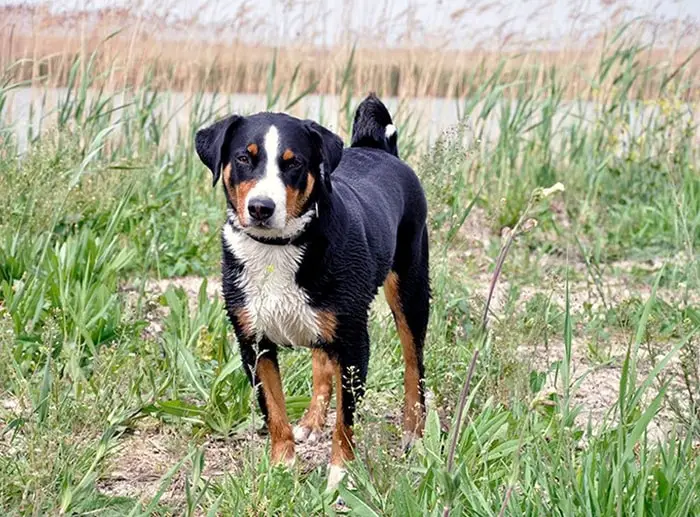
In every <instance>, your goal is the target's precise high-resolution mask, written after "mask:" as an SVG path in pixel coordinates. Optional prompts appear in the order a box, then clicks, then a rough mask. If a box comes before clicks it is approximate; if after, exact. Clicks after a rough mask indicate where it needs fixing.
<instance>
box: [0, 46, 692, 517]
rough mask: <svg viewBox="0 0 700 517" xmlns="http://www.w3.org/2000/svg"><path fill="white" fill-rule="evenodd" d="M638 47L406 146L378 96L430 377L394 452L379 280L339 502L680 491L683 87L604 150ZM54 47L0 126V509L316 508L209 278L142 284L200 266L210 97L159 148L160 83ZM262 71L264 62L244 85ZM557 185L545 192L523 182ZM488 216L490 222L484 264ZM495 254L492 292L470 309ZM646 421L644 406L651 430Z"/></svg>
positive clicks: (445, 508) (293, 376)
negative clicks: (412, 202)
mask: <svg viewBox="0 0 700 517" xmlns="http://www.w3.org/2000/svg"><path fill="white" fill-rule="evenodd" d="M638 51H639V49H638V48H637V47H634V46H632V47H619V46H618V47H615V46H614V45H611V48H610V52H609V56H608V57H607V58H606V60H604V62H602V63H601V68H600V70H599V74H598V77H594V78H592V79H591V85H592V86H591V96H592V97H593V98H594V99H595V101H596V104H595V110H594V113H593V114H591V116H590V119H589V120H580V121H579V122H575V123H573V124H571V125H569V126H567V127H566V128H564V129H562V128H558V127H557V120H558V119H557V117H555V114H557V113H560V112H561V110H567V109H570V108H568V107H566V106H565V105H564V104H563V103H562V101H561V99H562V95H561V92H562V91H563V88H564V86H565V85H562V84H561V83H560V81H559V80H558V78H557V73H556V72H557V71H556V70H551V71H549V72H548V74H549V75H548V76H549V77H550V84H549V85H548V88H547V89H546V91H537V90H532V89H530V88H527V87H525V86H522V87H521V86H519V85H521V84H525V83H521V82H520V81H519V80H518V78H516V79H515V81H514V83H513V85H512V87H511V90H513V89H516V90H517V89H518V88H520V89H519V90H518V91H519V94H518V96H517V99H516V100H515V101H514V102H513V103H512V104H511V103H504V104H501V106H503V108H502V109H501V110H500V112H499V113H498V114H497V115H496V116H497V117H498V121H499V128H500V133H499V135H498V137H497V138H496V139H495V140H494V141H492V142H489V144H488V145H487V146H484V147H482V146H480V145H478V144H474V145H473V146H470V147H466V148H465V147H464V146H463V145H462V144H461V142H462V139H461V138H460V136H461V134H460V131H461V130H460V129H458V130H457V131H456V132H455V134H452V135H445V136H443V137H442V138H440V139H439V140H438V141H437V142H435V143H434V144H433V145H431V146H428V145H426V143H425V142H423V141H421V140H420V139H419V137H418V136H416V135H417V134H418V133H417V132H416V128H417V127H418V125H419V123H420V121H419V120H417V119H416V118H415V116H414V115H413V114H412V113H411V111H410V102H409V103H406V104H404V105H402V109H401V113H400V115H399V117H398V124H399V127H400V135H401V137H400V145H401V146H402V149H406V150H407V151H409V152H407V153H404V155H405V156H406V158H407V159H408V160H409V162H410V163H411V164H412V165H413V166H414V168H415V169H416V171H417V172H418V173H419V175H420V176H421V178H422V180H423V184H424V186H425V189H426V191H427V193H428V197H429V204H430V209H431V213H430V224H431V236H432V257H433V263H432V277H433V278H432V284H433V291H434V299H433V304H432V315H431V322H430V328H429V335H428V343H427V345H426V367H427V374H428V378H427V383H428V387H429V388H430V390H431V391H432V392H433V394H434V398H433V402H432V407H431V411H430V414H429V417H428V424H427V428H426V434H425V438H424V440H423V441H422V442H420V443H419V444H418V445H417V446H416V447H415V449H414V450H413V451H412V452H411V453H410V454H409V455H408V456H407V457H403V456H401V455H399V454H398V453H396V445H397V441H398V435H399V430H398V429H397V426H396V422H397V418H396V417H397V415H398V414H397V412H398V410H399V409H398V408H400V407H401V385H402V368H401V355H400V349H399V345H398V339H397V336H396V333H395V331H394V330H393V327H392V325H391V324H390V321H391V320H390V316H389V314H388V313H387V310H386V307H385V306H384V303H383V301H379V302H378V303H377V304H376V308H375V309H376V310H374V311H373V313H372V317H371V336H372V341H373V356H372V360H371V364H370V374H369V380H368V394H367V399H366V403H365V404H364V406H363V408H362V411H361V414H360V419H359V424H358V440H357V441H358V446H359V448H358V450H359V454H358V460H357V461H356V462H355V463H354V464H353V465H352V474H353V480H354V483H355V489H353V490H347V489H345V488H344V489H343V490H342V491H341V495H342V496H343V498H344V500H345V501H346V502H347V503H348V505H349V506H350V507H351V511H352V513H353V514H355V515H444V514H446V513H449V514H451V515H639V516H641V515H678V516H681V515H697V514H700V498H698V496H697V494H698V493H699V491H700V462H699V461H698V448H697V445H696V443H697V440H698V438H700V426H699V422H698V416H699V414H700V400H698V399H699V398H700V396H698V393H700V368H699V367H698V357H699V356H700V352H699V347H700V345H699V342H700V334H699V332H700V309H699V308H698V296H697V293H698V290H699V289H700V261H699V260H698V258H699V257H698V252H697V244H698V241H699V239H700V174H698V165H699V164H700V160H699V156H698V147H697V139H698V134H697V128H695V127H694V126H692V124H691V123H689V122H688V120H687V119H686V118H684V117H683V116H681V114H682V112H683V110H684V109H685V108H684V106H683V105H682V104H681V103H679V102H678V101H677V100H678V99H679V98H681V97H682V95H683V93H684V91H685V88H687V87H688V85H685V84H681V83H679V82H677V81H673V80H672V78H670V79H669V80H668V81H665V82H664V86H663V88H661V89H660V90H659V91H658V100H657V101H656V103H655V104H656V105H657V106H658V109H659V115H658V117H657V119H656V123H655V124H651V123H650V124H648V126H647V127H646V128H645V129H644V130H643V131H642V132H641V134H639V135H637V136H635V137H634V138H630V139H629V141H628V142H627V145H626V147H625V149H624V150H623V151H621V150H620V149H621V147H620V140H619V136H620V134H623V133H624V132H625V131H627V130H628V121H629V117H630V109H631V105H632V103H633V100H632V99H630V98H629V97H628V92H629V91H630V90H631V88H632V86H633V85H635V84H636V82H637V81H639V80H641V79H642V77H643V76H644V73H642V72H643V71H641V70H639V69H638V65H637V64H636V62H635V61H634V55H635V53H636V52H638ZM610 63H615V64H616V66H615V67H611V66H610ZM79 68H80V64H79V63H77V64H76V72H75V73H74V74H72V75H71V78H70V81H69V83H70V84H69V87H70V92H71V93H70V95H69V97H68V98H67V99H64V100H63V101H62V102H61V103H60V104H59V106H58V107H57V109H56V111H55V112H54V113H53V114H52V115H51V116H50V117H49V118H48V120H47V121H44V123H43V125H44V127H43V130H42V131H41V132H39V131H36V130H33V131H32V132H31V134H30V135H29V144H28V147H27V149H26V151H25V152H23V153H22V154H21V155H20V156H19V157H18V155H19V148H18V146H17V144H16V141H15V139H14V138H13V136H12V135H13V130H12V128H10V127H5V126H2V127H0V135H2V136H0V170H2V174H0V191H1V192H3V195H2V196H1V198H0V199H1V200H0V508H1V509H2V510H3V513H5V514H8V515H43V514H60V513H65V514H99V515H126V514H131V515H152V514H158V515H168V514H186V515H195V514H197V515H203V514H212V515H214V514H217V513H221V514H227V515H244V514H248V515H261V514H290V515H291V514H299V515H310V514H314V515H318V514H325V513H329V514H330V513H334V512H335V510H336V509H335V506H334V502H335V497H334V496H333V495H332V494H324V492H323V489H324V487H325V473H324V468H323V464H324V462H325V459H324V458H319V459H318V461H317V462H316V463H314V464H313V465H310V466H307V467H306V468H304V467H303V466H302V467H300V468H298V469H296V470H295V471H294V472H288V471H286V470H284V469H280V468H271V467H270V465H269V461H268V456H267V449H266V446H265V438H264V436H263V437H261V436H259V435H258V434H257V431H256V429H258V428H259V427H260V424H261V422H260V416H259V414H258V413H257V410H256V409H255V407H254V406H253V405H252V401H251V396H250V395H251V390H250V388H249V387H248V384H247V380H246V379H245V375H244V374H243V372H242V370H241V368H240V360H239V357H238V354H237V351H236V346H235V342H234V341H235V340H234V338H233V337H232V332H231V329H230V327H229V324H228V322H227V320H226V318H225V315H224V312H223V306H222V302H221V301H220V300H218V299H214V298H210V297H208V296H207V294H206V288H207V285H206V284H205V283H203V284H202V285H201V288H200V289H199V290H198V291H195V292H187V291H184V290H182V289H178V288H175V287H171V288H168V289H167V290H165V292H163V293H161V294H153V293H152V292H151V291H150V290H149V286H150V285H151V284H152V281H153V280H155V279H163V278H171V277H178V276H182V275H192V276H201V277H209V276H212V275H214V276H215V275H216V274H217V272H218V261H219V257H220V249H219V238H218V235H219V233H218V229H219V226H220V224H221V221H222V217H223V209H224V205H223V196H221V195H220V191H219V190H218V189H212V188H211V181H210V178H209V177H208V173H207V172H206V171H205V169H204V167H203V166H201V165H200V164H199V162H198V160H197V159H196V157H195V153H194V150H193V148H192V143H193V134H194V132H195V130H196V129H197V128H198V127H200V126H201V125H203V124H204V123H206V122H208V121H211V120H212V119H213V118H214V117H215V111H216V110H215V109H214V103H215V102H217V99H216V97H215V98H214V100H211V101H205V98H204V97H203V96H196V97H195V98H194V99H193V102H192V103H191V105H190V106H189V109H190V110H191V113H190V114H189V120H190V123H189V125H187V126H181V127H179V128H178V135H179V136H178V138H177V145H175V146H170V145H168V144H167V143H166V140H167V138H166V136H165V134H164V129H163V128H164V127H166V124H167V123H168V121H169V119H168V117H169V115H168V114H167V113H164V112H162V111H159V110H157V106H159V105H165V104H167V101H168V95H169V94H168V93H164V92H158V91H156V90H153V89H148V88H145V89H144V90H143V91H137V92H129V95H128V96H127V102H126V103H122V101H121V97H120V96H118V95H111V94H108V93H106V92H98V94H97V96H93V97H90V96H89V95H88V91H89V88H90V85H91V84H92V83H91V79H90V75H89V72H90V66H89V64H88V65H87V66H86V70H87V73H86V74H85V75H84V76H81V74H79V73H77V70H78V69H79ZM612 69H619V70H622V71H621V72H620V73H619V77H617V78H616V81H615V87H614V88H613V89H611V90H609V91H605V92H600V91H599V90H597V89H596V84H599V83H602V82H603V81H604V79H605V78H606V74H608V73H610V70H612ZM275 73H276V69H275V63H274V62H273V63H271V64H270V69H269V76H270V78H271V79H270V84H272V80H273V79H275ZM352 73H353V64H352V59H351V60H350V61H349V62H348V63H347V66H346V67H345V69H344V70H343V71H342V74H341V75H340V76H339V79H338V81H339V91H341V92H342V96H343V99H344V102H343V103H341V104H342V108H341V112H340V113H338V114H337V118H338V120H340V127H341V128H343V129H344V130H347V129H348V127H349V124H350V121H351V116H352V109H353V104H352V103H353V102H354V101H353V92H352V91H351V88H350V87H349V86H348V85H349V84H350V81H349V78H350V77H351V76H352ZM645 73H646V72H645ZM81 77H82V79H81ZM0 84H7V83H6V82H2V81H0ZM498 84H500V81H499V80H498V78H497V77H493V78H492V79H491V80H489V81H485V82H483V83H481V84H479V85H471V91H475V92H476V94H475V96H474V97H472V98H469V99H467V100H466V101H465V102H464V103H463V105H462V106H460V112H461V113H462V116H463V118H464V120H465V121H466V120H469V121H470V124H471V125H472V126H473V127H477V128H478V127H480V123H482V122H483V121H484V120H485V119H486V118H487V117H488V116H493V115H490V114H492V110H493V109H494V107H495V106H498V105H499V103H500V102H502V101H504V94H503V91H504V89H503V88H502V87H501V86H498ZM11 86H12V85H9V86H4V87H3V89H0V106H3V105H4V98H5V97H4V96H5V95H6V94H7V90H8V89H9V88H10V87H11ZM293 90H294V78H291V79H290V86H289V88H288V90H287V91H282V90H280V91H275V90H274V89H272V88H270V89H269V91H268V95H267V103H268V105H269V107H270V108H275V109H284V108H285V106H289V105H290V104H292V103H295V102H297V100H298V99H297V95H298V94H293ZM303 94H305V93H303ZM582 100H583V99H582ZM477 101H485V102H484V103H481V104H478V103H477ZM477 106H478V108H477ZM115 114H118V120H117V118H116V117H114V115H115ZM335 115H336V114H329V116H335ZM0 120H4V119H2V118H1V117H0ZM52 121H53V122H55V123H52ZM465 127H466V124H465ZM35 129H36V128H35ZM462 130H463V129H462ZM476 137H477V138H478V137H479V135H478V133H477V135H476ZM556 182H561V183H562V184H563V185H564V186H565V191H564V192H563V193H553V194H551V195H545V194H546V193H547V191H546V190H545V191H543V190H542V189H546V188H548V187H550V186H552V185H553V184H554V183H556ZM533 221H536V222H537V224H536V225H535V224H534V222H533ZM518 222H520V224H519V225H518V226H517V227H516V224H518ZM463 224H464V225H466V228H471V229H472V230H473V229H474V228H476V230H475V231H480V232H485V235H486V241H487V242H485V243H483V242H481V243H475V242H474V240H473V237H474V236H473V235H472V233H471V232H469V231H465V230H464V229H460V228H461V227H462V225H463ZM505 226H508V227H510V228H516V231H515V233H516V235H515V238H514V239H513V240H512V243H511V245H510V246H509V248H508V249H507V252H508V253H507V254H505V253H504V254H503V257H504V259H505V260H504V261H503V267H502V271H501V268H497V267H496V262H497V259H498V257H499V254H500V253H501V250H502V244H503V242H504V241H502V240H500V237H499V233H500V232H501V230H502V228H503V227H505ZM650 260H653V263H652V266H649V265H648V264H649V261H650ZM660 265H663V267H660ZM495 269H496V270H498V271H499V272H500V273H501V276H500V278H499V283H498V287H497V293H496V298H497V299H498V300H497V301H495V302H494V303H492V305H491V306H490V307H489V309H490V310H489V325H488V328H487V330H486V331H485V332H483V331H482V328H481V324H482V315H483V312H484V308H485V300H486V295H487V292H488V288H489V283H490V282H491V279H492V276H493V273H494V270H495ZM652 286H653V287H652ZM476 350H478V358H477V360H476V363H475V369H474V375H473V377H472V379H471V382H470V383H469V386H468V388H469V390H468V396H466V397H465V398H464V400H462V401H461V402H460V398H459V394H460V392H462V390H463V387H464V384H465V380H466V377H467V370H468V368H469V365H470V362H471V361H472V358H473V357H476V356H475V351H476ZM282 359H283V371H284V383H285V389H286V392H287V395H288V397H289V399H288V410H289V413H290V416H291V417H292V418H297V417H298V416H300V415H301V413H302V411H303V409H304V407H305V405H306V404H307V403H308V400H309V394H310V379H311V376H310V366H309V358H308V354H306V353H304V352H303V351H294V352H285V353H283V355H282ZM606 371H610V372H613V379H614V386H615V390H614V391H615V396H614V397H613V398H612V399H610V400H608V401H607V407H605V408H604V409H605V411H603V413H602V416H601V415H599V416H598V417H596V419H594V421H593V420H592V421H589V419H588V416H587V415H588V410H589V409H590V408H589V407H587V405H586V404H587V402H588V401H589V400H590V399H589V398H587V397H586V396H583V398H578V397H577V395H578V394H579V393H580V392H581V391H582V390H584V388H585V386H586V382H588V380H589V379H598V377H595V376H596V375H600V374H601V373H604V372H606ZM595 382H598V381H597V380H596V381H595ZM593 391H595V389H594V390H593ZM589 392H590V389H589ZM465 393H467V392H466V391H465ZM461 404H463V407H464V412H463V415H464V416H463V418H462V421H457V418H458V417H457V415H458V414H460V411H459V407H460V405H461ZM386 408H390V409H389V410H387V409H386ZM387 411H388V412H389V414H388V415H387V414H386V412H387ZM654 421H662V423H663V424H664V425H665V427H664V432H663V434H662V437H663V439H662V440H661V441H660V442H659V441H658V440H656V439H655V437H656V436H658V434H656V435H655V434H653V433H652V431H651V428H650V427H649V426H650V423H651V422H654ZM149 440H151V441H149ZM158 440H161V441H162V442H163V443H165V442H167V443H168V444H170V445H168V446H167V447H165V446H163V447H165V449H167V455H166V456H165V458H166V460H164V463H163V465H164V467H163V468H161V469H153V472H152V474H151V477H150V478H149V480H150V481H149V483H150V484H149V485H148V486H150V487H151V488H152V490H151V491H150V492H148V491H147V490H146V489H145V487H146V484H147V483H144V481H143V479H142V477H143V476H141V477H139V476H136V475H135V474H134V472H136V470H138V468H147V467H148V465H149V464H150V463H149V462H152V461H154V460H153V458H150V457H149V456H148V454H147V453H144V456H143V457H132V458H131V460H130V461H131V464H129V463H128V462H127V464H126V466H125V464H124V460H123V458H124V450H123V445H124V444H132V445H133V444H136V443H139V444H146V445H145V447H146V448H148V444H149V443H154V442H157V441H158ZM222 440H223V442H222ZM215 443H223V444H224V445H223V446H224V449H226V450H228V451H229V454H228V456H227V461H224V462H223V465H224V466H223V467H220V466H217V468H214V467H210V466H211V465H213V464H215V463H216V462H217V461H218V460H217V459H216V457H215V454H214V449H215V448H214V447H213V445H212V444H215ZM452 444H454V454H453V455H452V457H451V460H450V452H449V451H450V447H451V446H452ZM161 446H162V444H161ZM158 447H159V446H158V445H153V447H152V448H153V449H157V448H158ZM216 450H219V449H216ZM127 453H128V451H127ZM127 457H128V454H127ZM316 464H318V465H321V466H320V467H317V466H315V465H316ZM163 465H161V466H163ZM127 467H130V468H131V469H132V470H129V468H127ZM116 468H119V469H122V470H124V469H125V468H126V474H123V473H122V475H125V476H126V478H127V479H126V480H125V483H123V484H124V485H125V486H128V487H129V489H128V490H125V491H124V493H115V492H113V491H110V490H108V488H109V486H110V483H113V482H114V479H115V475H114V470H115V469H116ZM130 472H131V473H132V474H133V479H129V475H130ZM122 481H124V480H122Z"/></svg>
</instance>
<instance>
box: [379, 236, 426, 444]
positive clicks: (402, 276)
mask: <svg viewBox="0 0 700 517" xmlns="http://www.w3.org/2000/svg"><path fill="white" fill-rule="evenodd" d="M404 242H405V241H404ZM428 255H429V253H428V234H427V229H425V228H424V229H423V231H422V232H420V233H418V238H415V239H413V241H412V242H411V243H410V245H407V246H403V245H402V240H401V239H399V241H398V246H397V250H396V258H395V260H394V265H393V267H392V270H391V272H389V274H388V275H387V278H386V280H385V282H384V294H385V296H386V299H387V302H388V303H389V307H390V308H391V312H392V314H393V315H394V321H395V322H396V328H397V331H398V334H399V339H400V340H401V348H402V351H403V359H404V363H405V373H404V393H405V401H404V413H403V440H402V444H403V446H404V449H407V448H408V447H410V446H411V444H412V443H413V441H414V439H415V438H416V437H418V436H422V434H423V426H424V424H425V386H424V381H425V368H424V366H423V345H424V343H425V334H426V330H427V327H428V317H429V310H430V279H429V273H428V258H429V257H428Z"/></svg>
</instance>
